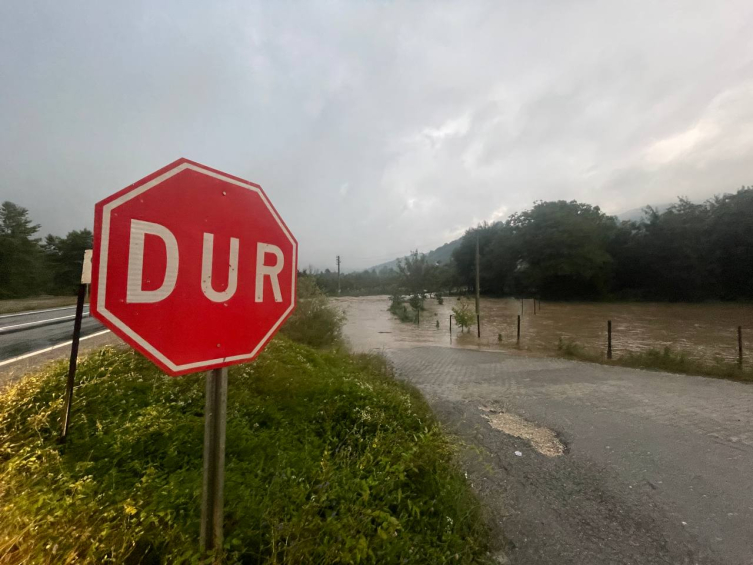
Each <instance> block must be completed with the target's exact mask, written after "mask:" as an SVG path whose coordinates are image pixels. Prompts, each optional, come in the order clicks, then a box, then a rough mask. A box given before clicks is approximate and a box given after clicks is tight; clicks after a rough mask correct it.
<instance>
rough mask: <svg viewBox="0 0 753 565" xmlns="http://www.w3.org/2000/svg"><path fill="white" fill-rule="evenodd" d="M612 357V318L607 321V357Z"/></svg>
mask: <svg viewBox="0 0 753 565" xmlns="http://www.w3.org/2000/svg"><path fill="white" fill-rule="evenodd" d="M611 358H612V320H608V321H607V359H611Z"/></svg>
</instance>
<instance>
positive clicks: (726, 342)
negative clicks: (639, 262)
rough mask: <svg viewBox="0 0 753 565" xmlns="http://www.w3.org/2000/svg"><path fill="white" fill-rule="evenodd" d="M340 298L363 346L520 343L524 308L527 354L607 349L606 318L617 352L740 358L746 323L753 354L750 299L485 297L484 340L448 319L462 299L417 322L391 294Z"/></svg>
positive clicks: (433, 306) (431, 304)
mask: <svg viewBox="0 0 753 565" xmlns="http://www.w3.org/2000/svg"><path fill="white" fill-rule="evenodd" d="M333 300H334V301H335V302H336V303H337V304H338V305H339V306H340V307H341V308H342V309H343V311H344V312H345V314H346V316H347V321H346V324H345V328H344V333H345V336H346V338H347V339H348V341H349V342H350V344H351V345H352V347H353V348H354V349H355V350H357V351H373V350H379V349H385V348H402V347H412V346H415V345H443V346H452V347H465V348H480V349H500V350H503V349H510V348H516V347H517V346H516V324H517V315H518V314H520V313H521V307H522V312H523V314H522V316H521V338H520V349H522V350H524V351H530V352H536V351H539V352H554V351H556V350H557V343H558V341H559V339H560V338H563V339H565V340H572V341H574V342H576V343H577V344H579V345H581V346H582V347H583V348H584V349H586V350H587V351H590V352H593V353H598V352H604V353H605V352H606V347H607V321H608V320H612V350H613V353H614V355H615V356H619V355H622V354H625V353H627V352H641V351H646V350H648V349H652V348H653V349H663V348H664V347H671V348H672V349H673V350H675V351H682V352H684V353H685V354H687V356H688V357H690V358H693V359H699V360H704V361H710V360H713V359H715V358H718V359H724V360H726V361H736V360H737V326H743V347H744V350H745V351H744V355H745V357H746V359H751V357H753V351H752V350H753V305H751V304H740V303H712V304H665V303H593V302H590V303H589V302H584V303H577V302H542V303H541V308H540V309H539V308H538V307H537V308H536V314H535V315H534V311H533V310H534V305H533V300H525V301H522V302H521V300H518V299H513V298H482V299H481V338H480V339H479V338H478V337H477V336H476V328H475V327H473V328H471V330H470V332H469V331H467V330H466V332H465V333H462V334H461V333H460V331H459V328H457V327H456V326H455V324H454V323H453V328H452V335H450V330H449V318H450V314H452V307H453V306H455V305H456V304H457V299H456V298H455V297H449V298H445V299H444V304H442V305H440V304H438V303H437V301H436V300H434V299H427V300H426V302H425V307H426V311H425V312H422V313H421V320H420V324H418V325H416V324H411V323H405V322H400V321H399V320H398V319H397V318H395V317H394V316H392V315H391V314H390V313H389V312H388V311H387V308H388V306H389V298H388V297H387V296H367V297H357V298H355V297H340V298H335V299H333ZM471 305H472V307H473V302H472V301H471ZM437 321H438V322H439V328H437V327H436V323H437ZM500 336H501V340H500V339H499V337H500Z"/></svg>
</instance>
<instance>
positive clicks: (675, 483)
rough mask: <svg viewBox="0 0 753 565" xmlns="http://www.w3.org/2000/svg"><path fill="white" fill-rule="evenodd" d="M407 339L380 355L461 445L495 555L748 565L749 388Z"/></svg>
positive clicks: (522, 560)
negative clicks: (492, 530) (492, 532)
mask: <svg viewBox="0 0 753 565" xmlns="http://www.w3.org/2000/svg"><path fill="white" fill-rule="evenodd" d="M404 345H405V344H401V347H402V348H399V349H398V348H396V349H391V350H390V349H387V350H385V353H386V354H387V356H388V357H389V358H390V359H391V361H392V362H393V364H394V366H395V369H396V371H397V374H398V376H399V377H400V378H402V379H404V380H406V381H408V382H410V383H412V384H414V385H415V386H417V387H418V388H419V389H420V390H421V391H422V392H423V394H424V395H425V396H426V398H427V399H428V401H429V402H430V404H431V405H432V407H433V409H434V410H435V412H436V413H437V415H438V417H439V418H440V420H441V421H442V423H443V424H444V425H445V426H446V427H447V428H448V429H449V430H450V431H451V432H452V433H453V434H455V435H456V436H458V437H459V438H460V439H461V440H462V442H463V443H464V444H465V445H466V446H467V448H466V449H464V450H463V453H464V455H463V457H462V461H463V464H464V466H465V469H466V472H467V473H468V476H469V480H471V482H472V483H473V485H474V488H475V489H476V490H477V492H478V493H479V494H480V496H481V498H482V500H483V502H484V504H485V506H486V507H487V508H488V511H489V513H490V517H491V520H492V522H493V523H494V524H496V525H499V526H501V530H502V532H503V533H504V536H505V539H502V537H501V535H500V534H498V536H500V537H498V539H497V543H498V546H499V547H500V548H501V549H502V554H501V556H500V561H501V562H509V563H513V564H530V565H534V564H536V565H546V564H557V565H566V564H572V565H588V564H604V563H610V564H611V563H614V564H636V565H649V564H654V563H656V564H659V563H661V564H668V563H669V564H702V563H703V564H706V563H708V564H716V563H719V564H730V565H750V564H753V386H752V385H748V384H743V383H734V382H729V381H723V380H716V379H710V378H703V377H689V376H683V375H673V374H668V373H659V372H648V371H640V370H635V369H626V368H619V367H606V366H602V365H596V364H588V363H581V362H576V361H565V360H560V359H552V358H531V357H523V356H518V355H514V354H510V353H507V354H506V353H500V352H489V351H474V350H467V349H457V348H450V347H427V346H416V347H413V348H405V347H404ZM516 436H518V437H516ZM542 438H543V439H542ZM547 442H555V443H557V444H559V446H560V449H561V451H559V452H558V451H557V450H554V451H551V450H550V451H547V449H545V448H546V447H547V445H548V444H547ZM542 446H543V447H542ZM544 453H547V454H544ZM557 453H561V455H557ZM508 560H509V561H508Z"/></svg>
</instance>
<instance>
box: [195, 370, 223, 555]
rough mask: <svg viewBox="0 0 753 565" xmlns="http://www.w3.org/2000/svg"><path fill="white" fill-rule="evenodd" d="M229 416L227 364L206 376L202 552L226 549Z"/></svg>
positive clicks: (200, 540)
mask: <svg viewBox="0 0 753 565" xmlns="http://www.w3.org/2000/svg"><path fill="white" fill-rule="evenodd" d="M226 419H227V367H223V368H222V369H213V370H211V371H208V372H207V376H206V407H205V410H204V488H203V492H202V496H201V533H200V537H199V545H200V547H201V550H202V551H218V550H221V549H222V516H223V509H224V507H223V490H224V486H225V422H226ZM218 555H219V553H218Z"/></svg>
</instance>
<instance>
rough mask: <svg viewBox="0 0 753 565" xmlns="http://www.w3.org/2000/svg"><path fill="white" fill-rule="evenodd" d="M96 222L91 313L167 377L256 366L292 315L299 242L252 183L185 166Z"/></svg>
mask: <svg viewBox="0 0 753 565" xmlns="http://www.w3.org/2000/svg"><path fill="white" fill-rule="evenodd" d="M94 213H95V216H94V254H93V257H92V274H93V276H92V295H91V311H92V313H93V314H94V316H96V317H97V318H98V319H99V320H100V321H101V322H102V323H103V324H105V325H106V326H107V327H109V328H110V329H111V330H112V331H113V332H115V333H116V334H117V335H119V336H120V337H121V338H123V339H124V340H125V341H126V342H128V343H129V344H130V345H132V346H133V347H134V348H136V349H137V350H139V351H140V352H142V353H143V354H144V355H146V356H147V357H148V358H149V359H151V360H152V361H154V362H155V363H156V364H157V365H159V366H160V367H161V368H162V369H164V370H165V372H167V373H168V374H170V375H181V374H184V373H190V372H195V371H201V370H208V369H215V368H218V367H224V366H226V365H232V364H235V363H242V362H245V361H249V360H251V359H253V358H254V357H256V356H257V355H258V353H259V352H260V351H261V350H262V349H263V348H264V346H265V345H266V344H267V343H268V342H269V340H270V339H271V338H272V336H273V335H274V334H275V332H276V331H277V330H278V329H279V327H280V325H281V324H282V323H283V322H284V321H285V319H286V318H287V317H288V316H290V314H291V313H292V311H293V309H294V308H295V286H296V275H297V261H298V251H297V249H298V244H297V242H296V240H295V238H294V237H293V235H292V234H291V233H290V230H289V229H288V228H287V226H286V225H285V223H284V222H283V221H282V219H281V218H280V216H279V214H278V213H277V211H276V210H275V209H274V207H273V206H272V204H271V203H270V202H269V199H268V198H267V196H266V195H265V194H264V191H263V190H262V188H261V187H260V186H259V185H257V184H254V183H251V182H248V181H245V180H242V179H239V178H237V177H233V176H230V175H227V174H225V173H221V172H219V171H216V170H214V169H210V168H209V167H205V166H204V165H200V164H198V163H194V162H192V161H189V160H187V159H179V160H178V161H176V162H174V163H172V164H170V165H168V166H167V167H165V168H163V169H160V170H159V171H157V172H155V173H153V174H151V175H149V176H148V177H146V178H144V179H142V180H140V181H138V182H137V183H135V184H133V185H131V186H129V187H127V188H125V189H123V190H121V191H120V192H117V193H116V194H113V195H112V196H110V197H108V198H105V199H104V200H102V201H101V202H99V203H97V205H96V207H95V212H94Z"/></svg>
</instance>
